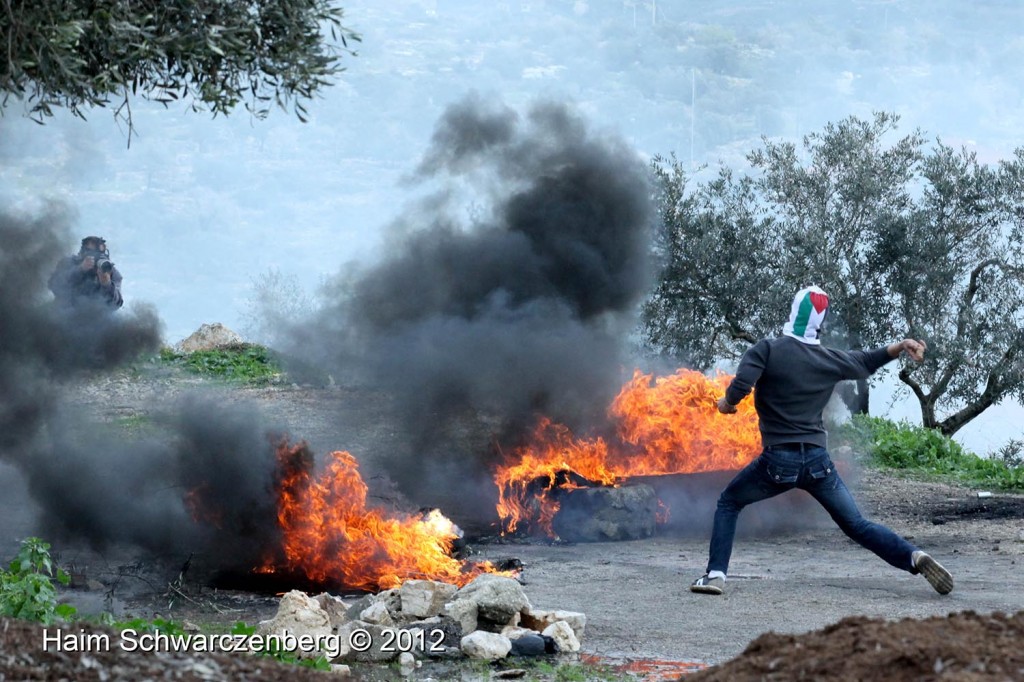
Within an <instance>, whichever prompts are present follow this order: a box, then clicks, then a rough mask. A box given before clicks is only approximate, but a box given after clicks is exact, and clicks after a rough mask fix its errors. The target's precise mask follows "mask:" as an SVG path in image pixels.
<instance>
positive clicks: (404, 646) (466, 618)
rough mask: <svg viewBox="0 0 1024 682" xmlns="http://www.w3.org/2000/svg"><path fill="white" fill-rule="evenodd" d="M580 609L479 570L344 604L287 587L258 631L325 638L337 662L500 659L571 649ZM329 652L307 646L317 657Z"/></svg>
mask: <svg viewBox="0 0 1024 682" xmlns="http://www.w3.org/2000/svg"><path fill="white" fill-rule="evenodd" d="M586 623H587V618H586V616H585V615H584V614H582V613H576V612H572V611H555V610H541V609H535V608H534V607H533V606H532V605H531V604H530V601H529V600H528V599H527V598H526V594H525V593H524V592H523V588H522V586H521V585H520V584H519V583H518V582H516V581H515V580H513V579H512V578H507V577H504V576H499V575H493V574H484V575H481V576H479V577H477V578H476V579H474V580H473V581H472V582H471V583H469V584H468V585H466V586H465V587H463V588H461V589H459V588H458V587H456V586H455V585H451V584H448V583H443V582H436V581H433V580H409V581H407V582H405V583H403V584H402V586H401V587H399V588H395V589H393V590H387V591H386V592H381V593H380V594H375V595H373V594H371V595H367V596H365V597H362V598H360V599H358V600H356V601H351V602H346V601H343V600H342V599H340V598H338V597H336V596H333V595H330V594H327V593H324V594H320V595H318V596H316V597H309V596H307V595H305V594H304V593H302V592H298V591H292V592H288V593H287V594H285V595H284V597H283V598H282V599H281V603H280V606H279V607H278V612H277V615H276V616H274V618H272V619H271V620H267V621H263V622H262V623H260V627H259V634H261V635H264V636H265V635H272V634H276V635H282V636H283V635H284V633H286V632H287V633H290V634H291V635H293V636H295V637H302V636H304V635H305V636H308V637H309V638H311V639H313V640H318V641H319V640H325V638H330V641H331V642H332V644H333V648H334V650H333V651H331V652H330V653H331V654H336V656H334V658H333V659H332V662H334V663H346V662H351V661H374V662H384V661H391V660H394V659H400V660H401V662H402V663H403V664H405V665H410V664H412V663H413V661H415V660H417V659H426V658H454V657H462V656H466V657H469V658H475V659H482V660H489V661H493V660H497V659H500V658H505V657H506V656H509V655H513V656H517V655H518V656H539V655H544V654H556V653H562V652H576V651H579V649H580V641H581V640H582V639H583V632H584V629H585V628H586ZM318 653H326V652H310V653H309V654H308V655H313V656H315V655H318Z"/></svg>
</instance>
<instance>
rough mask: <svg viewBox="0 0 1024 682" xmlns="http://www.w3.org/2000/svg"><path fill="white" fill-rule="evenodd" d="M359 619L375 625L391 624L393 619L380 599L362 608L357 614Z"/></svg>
mask: <svg viewBox="0 0 1024 682" xmlns="http://www.w3.org/2000/svg"><path fill="white" fill-rule="evenodd" d="M359 620H362V621H366V622H367V623H374V624H376V625H392V624H393V623H394V621H393V620H392V619H391V614H390V613H388V607H387V606H386V605H385V604H384V602H382V601H377V602H374V603H373V604H371V605H370V606H368V607H366V608H365V609H363V611H362V613H360V614H359Z"/></svg>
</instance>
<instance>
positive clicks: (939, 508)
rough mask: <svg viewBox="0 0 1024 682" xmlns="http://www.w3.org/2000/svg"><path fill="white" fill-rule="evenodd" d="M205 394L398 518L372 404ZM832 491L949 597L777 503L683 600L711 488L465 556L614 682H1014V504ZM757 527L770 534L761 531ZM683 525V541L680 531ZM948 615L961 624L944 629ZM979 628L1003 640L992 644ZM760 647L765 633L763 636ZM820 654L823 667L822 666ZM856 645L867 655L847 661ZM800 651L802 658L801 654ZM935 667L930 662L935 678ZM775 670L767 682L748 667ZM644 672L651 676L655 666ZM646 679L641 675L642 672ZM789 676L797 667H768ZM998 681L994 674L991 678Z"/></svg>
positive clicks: (109, 400)
mask: <svg viewBox="0 0 1024 682" xmlns="http://www.w3.org/2000/svg"><path fill="white" fill-rule="evenodd" d="M209 387H210V384H209V383H208V382H204V381H199V380H196V379H191V378H183V377H181V376H178V375H166V374H160V373H156V374H154V373H146V372H143V374H142V375H141V376H140V375H137V374H136V375H131V374H127V373H125V374H122V375H118V376H113V377H110V378H107V379H104V380H101V381H90V382H89V383H87V384H83V385H82V386H79V387H77V388H76V389H75V393H74V395H75V396H76V397H75V400H76V402H78V403H80V404H82V405H85V406H86V407H87V408H88V409H90V410H92V411H94V412H95V414H96V415H97V417H99V418H100V419H103V420H105V421H107V422H108V423H110V425H111V428H112V429H116V428H122V427H124V428H135V426H133V425H131V424H130V422H131V420H132V419H133V418H136V417H142V418H146V417H148V416H150V415H152V414H153V413H155V412H156V411H157V410H159V409H161V408H163V407H169V406H170V405H171V404H173V401H174V399H175V398H176V397H178V396H180V395H181V394H182V393H184V392H186V391H190V390H195V389H198V388H205V389H208V388H209ZM219 390H222V396H223V398H224V400H225V401H247V402H253V403H255V404H257V405H258V406H260V407H261V408H262V409H263V410H265V411H266V412H267V413H268V414H269V415H271V417H272V418H274V419H275V420H277V421H279V422H283V423H286V424H288V425H290V427H291V429H292V433H293V434H295V435H296V436H300V437H304V438H306V439H308V440H309V441H310V443H311V444H312V445H313V447H314V449H315V450H316V451H318V452H320V453H323V452H325V451H327V450H330V449H336V448H345V449H349V450H351V451H352V452H353V453H354V454H356V455H357V456H360V458H361V460H363V467H364V472H365V473H366V474H367V478H369V479H371V490H376V491H378V493H380V491H385V492H384V493H381V494H380V496H379V497H378V498H377V499H378V500H382V501H387V502H392V503H393V502H396V501H398V502H399V503H400V502H401V498H400V496H394V495H392V494H391V493H390V492H387V491H389V490H390V488H389V487H388V485H387V472H386V471H384V470H383V469H382V468H381V467H380V466H378V465H377V463H375V462H373V461H367V460H365V459H364V458H363V457H362V452H363V451H366V450H369V445H370V444H378V445H379V444H381V443H384V444H391V443H395V444H396V446H397V437H396V435H395V433H394V431H393V427H392V425H390V424H388V423H387V421H386V419H384V418H382V415H383V411H382V408H381V406H382V404H383V401H384V400H385V399H384V398H382V397H381V396H378V395H374V394H372V393H367V392H359V391H354V390H349V389H338V388H331V389H327V388H311V387H302V386H292V385H281V386H271V387H263V388H248V387H246V388H239V387H232V388H230V389H219ZM126 424H127V425H126ZM844 477H845V478H846V480H847V482H848V483H849V484H851V488H853V489H854V495H855V497H856V499H857V500H858V502H859V503H860V505H861V508H862V510H863V512H864V513H865V515H866V516H868V517H869V518H872V519H873V520H876V521H878V522H881V523H883V524H885V525H888V526H889V527H891V528H893V529H894V530H895V531H896V532H898V533H900V534H902V535H904V536H905V537H908V538H910V539H911V540H912V542H914V543H915V544H917V545H919V546H920V547H922V548H924V549H926V550H927V551H929V552H930V553H932V554H933V556H935V557H936V558H937V559H939V560H940V561H941V562H942V563H943V564H944V565H945V566H946V567H947V568H949V569H950V570H951V571H952V572H953V574H954V576H955V579H956V588H955V589H954V591H953V593H952V594H950V595H947V596H940V595H938V594H936V593H935V592H934V591H933V590H932V589H931V587H930V586H929V585H928V583H927V582H926V581H924V580H923V579H922V578H920V577H918V576H911V575H909V574H907V573H903V572H901V571H898V570H896V569H893V568H891V567H889V566H888V565H887V564H885V563H884V562H882V561H881V560H879V559H878V558H877V557H875V556H874V555H872V554H871V553H869V552H867V551H865V550H863V549H861V548H859V547H857V546H856V545H855V544H853V543H852V542H850V541H849V540H847V539H846V538H845V536H843V535H842V533H841V532H839V531H838V530H837V529H836V528H835V527H834V526H833V525H832V524H831V522H830V520H829V519H828V518H827V517H826V516H825V515H824V513H822V512H821V511H820V510H819V509H818V508H817V507H816V506H815V504H814V503H813V501H812V500H810V498H809V497H806V496H804V495H803V494H802V493H790V494H789V495H787V496H784V498H785V500H786V504H785V505H780V506H777V507H774V508H771V507H770V506H769V505H768V504H767V503H766V504H765V505H764V506H763V507H761V506H755V507H752V508H750V509H749V510H747V511H745V512H744V515H743V517H741V532H740V535H739V537H738V540H737V545H736V550H735V553H734V556H733V564H732V570H731V575H730V580H729V582H728V583H727V585H726V593H725V594H724V595H722V596H720V597H713V596H706V595H695V594H692V593H690V592H689V590H688V589H687V587H688V585H689V583H690V582H691V581H692V580H693V579H694V578H696V577H697V576H698V575H700V574H701V573H702V572H703V569H704V562H705V561H706V556H707V534H706V528H707V526H708V525H709V522H710V517H711V514H712V512H713V500H714V496H715V495H716V494H717V491H718V489H719V488H720V483H719V482H717V481H716V480H710V479H709V482H707V483H706V486H707V488H708V490H707V491H706V499H708V500H710V502H708V503H707V504H704V505H703V506H698V507H696V508H692V509H684V510H683V513H682V514H676V515H675V516H674V517H673V522H674V528H675V530H673V532H672V533H664V532H663V533H659V534H656V535H655V536H654V537H653V538H648V539H644V540H635V541H629V542H618V543H597V544H577V545H572V544H559V543H555V544H552V543H547V542H528V543H504V544H503V543H490V544H484V545H479V546H477V547H476V548H475V549H476V551H477V552H478V556H479V557H480V558H495V559H496V558H503V557H509V556H514V557H517V558H519V559H521V560H522V561H523V562H524V563H525V565H526V570H525V572H524V574H523V579H524V581H525V583H526V587H525V589H526V592H527V595H528V596H529V597H530V599H531V602H532V603H533V604H534V605H535V606H537V607H540V608H563V609H570V610H577V611H583V612H585V613H586V614H587V616H588V624H587V631H586V637H585V639H584V642H583V646H584V651H585V652H586V653H587V654H588V655H590V656H591V657H592V660H599V661H601V662H605V663H609V664H615V665H616V666H620V668H618V669H622V670H626V669H630V670H641V669H650V670H654V669H659V670H661V671H662V674H664V671H665V670H669V671H671V670H672V669H673V665H672V663H680V664H682V663H698V664H706V665H714V664H720V663H723V662H725V661H728V660H729V659H732V658H734V657H737V656H739V657H740V658H739V659H737V660H736V661H733V662H732V663H729V664H728V665H730V666H738V667H736V668H729V669H728V670H729V671H732V672H720V671H719V670H717V669H712V670H709V671H708V672H707V673H706V674H707V675H719V674H721V675H724V676H722V677H715V678H714V679H754V678H755V677H756V678H757V679H799V678H800V677H801V675H803V676H805V677H806V678H807V679H861V677H858V676H859V675H861V673H859V672H857V670H860V668H857V669H854V668H850V669H849V670H846V671H845V672H841V671H843V670H845V669H841V668H838V667H836V666H839V665H841V664H842V665H851V666H853V665H863V666H864V667H863V679H866V678H867V677H869V676H873V677H875V678H876V679H894V677H893V676H891V675H889V676H887V675H885V674H880V673H878V672H877V671H876V672H872V671H873V670H875V669H874V668H872V667H871V666H873V665H880V664H879V661H880V660H882V659H883V658H884V656H889V655H891V656H892V661H895V662H890V663H889V664H888V665H889V666H890V668H889V669H891V670H896V669H897V668H893V667H892V666H895V665H897V664H898V665H901V666H905V667H904V668H899V670H900V671H901V672H905V675H904V674H901V675H899V676H898V677H899V678H900V679H937V678H939V677H941V678H942V679H1014V678H1016V679H1024V674H1022V673H1020V672H1019V665H1017V663H1016V661H1019V659H1014V658H1012V656H1014V655H1018V654H1016V653H1015V652H1016V651H1019V650H1022V649H1024V641H1022V640H1021V638H1020V627H1019V626H1020V620H1019V618H1020V616H1019V615H1018V616H1014V617H1013V618H1012V619H1001V618H1000V617H997V616H990V614H995V613H997V612H1005V613H1017V612H1020V611H1022V610H1024V589H1021V588H1022V586H1024V581H1022V579H1021V577H1020V568H1021V567H1020V566H1018V565H1017V563H1016V562H1017V561H1022V560H1024V496H1020V495H1006V494H1000V493H998V491H995V495H994V496H993V497H990V498H978V496H977V492H978V491H977V490H975V489H971V488H968V487H963V486H957V485H948V484H943V483H936V482H928V481H920V480H911V479H906V478H900V477H896V476H894V475H892V474H891V473H886V472H880V471H877V470H873V469H863V470H861V469H860V468H859V467H857V465H856V462H850V463H848V469H847V470H846V472H845V473H844ZM0 490H3V491H4V493H6V494H5V495H2V496H0V558H6V557H8V556H11V555H12V554H13V552H14V551H16V548H17V541H18V540H19V539H20V538H22V537H24V536H25V535H27V534H29V533H31V532H34V526H33V523H34V521H33V502H32V501H31V498H30V496H29V495H28V493H27V492H26V491H25V490H24V487H23V485H21V481H20V479H19V474H18V473H17V472H16V471H14V470H13V469H12V468H11V467H9V466H7V465H4V464H3V463H0ZM383 498H387V499H386V500H384V499H383ZM765 510H767V512H768V513H766V512H765ZM676 511H678V510H674V513H675V512H676ZM766 518H769V519H770V521H771V522H770V523H765V519H766ZM780 519H781V522H780ZM691 521H692V523H690V522H691ZM688 523H689V524H690V527H691V531H692V532H686V530H685V529H686V527H687V524H688ZM680 529H682V530H680ZM54 550H55V552H56V554H57V556H58V558H59V559H60V560H61V561H63V562H64V563H65V565H67V564H68V563H69V562H71V563H74V565H75V566H76V568H77V569H78V571H79V573H80V574H81V580H80V581H79V582H80V584H81V585H83V586H84V587H82V588H81V589H78V590H72V591H70V592H68V593H67V596H68V597H69V598H70V599H72V601H75V602H76V603H79V604H80V605H81V604H83V603H84V604H90V603H91V604H92V605H94V606H97V605H99V606H102V607H106V606H109V605H110V604H111V603H113V604H115V605H119V607H120V608H121V609H122V610H123V611H124V612H127V613H130V614H131V615H133V616H139V617H146V618H152V617H155V616H162V617H168V618H174V619H176V620H184V619H190V620H193V621H194V622H197V623H200V624H203V623H207V624H221V625H223V624H229V623H233V622H235V621H237V620H246V621H247V622H254V621H256V620H259V619H261V618H266V617H269V615H271V614H272V613H273V611H274V604H275V600H274V599H273V598H268V597H266V596H263V595H255V594H252V593H247V592H238V591H227V590H214V589H212V588H209V587H207V586H206V585H204V584H200V583H193V584H186V585H182V586H180V590H181V592H180V593H176V592H175V591H174V590H172V589H171V587H170V586H169V585H168V576H173V575H174V574H175V573H176V570H177V567H178V566H180V565H181V561H182V560H183V559H184V557H171V558H167V557H162V558H153V557H143V556H140V555H139V554H138V553H137V551H133V550H130V549H124V548H120V549H117V548H115V549H110V550H107V551H105V552H96V551H94V550H91V549H89V548H84V547H79V546H76V545H74V544H57V543H55V547H54ZM474 558H476V557H474ZM962 612H972V613H967V614H964V615H955V614H958V613H962ZM844 619H845V620H844ZM999 623H1002V624H1003V625H1005V627H1000V626H999V625H998V624H999ZM20 627H21V626H19V628H20ZM823 628H824V629H826V630H823ZM993 628H995V629H996V630H999V633H1001V634H1000V635H999V637H994V636H993V635H992V633H993V632H995V630H993ZM8 631H10V630H8ZM17 631H18V632H21V630H20V629H18V630H17ZM975 631H976V634H971V633H974V632H975ZM764 633H773V634H770V635H765V636H764V637H762V635H764ZM808 633H809V634H808ZM928 633H932V634H928ZM942 633H947V634H942ZM948 633H955V634H956V637H952V636H949V634H948ZM985 633H987V635H985ZM983 635H985V636H983ZM16 636H18V637H21V636H22V635H16ZM7 637H8V635H6V634H4V635H2V638H0V641H3V642H5V643H4V644H2V645H0V652H4V654H5V655H8V654H7V652H9V651H20V652H21V654H22V655H32V656H34V655H35V653H34V652H31V651H30V652H27V653H26V652H25V651H24V648H25V647H26V646H30V647H31V646H35V648H36V649H38V645H37V644H36V645H33V643H32V639H31V636H29V639H27V640H23V639H18V640H16V641H14V642H13V643H12V642H10V641H8V640H7V639H6V638H7ZM858 638H859V639H858ZM1008 638H1011V639H1012V638H1015V639H1013V641H1012V642H1011V641H1010V639H1008ZM856 641H861V642H862V643H863V646H861V645H855V644H853V643H854V642H856ZM876 641H877V643H878V645H879V646H881V648H878V646H876ZM886 641H888V642H890V643H896V642H898V643H899V647H897V646H895V644H892V646H891V647H890V645H889V644H886V643H885V642H886ZM752 642H753V644H751V643H752ZM972 642H973V644H969V643H972ZM748 645H749V648H748ZM997 645H998V646H997ZM832 646H835V647H836V653H835V654H833V653H830V652H831V651H832V649H831V648H830V647H832ZM857 646H861V648H862V649H863V650H864V655H863V657H862V656H860V655H851V652H854V654H856V652H857V651H858V650H857V648H856V647H857ZM851 647H852V648H851ZM992 647H995V649H997V650H998V651H996V650H994V649H992ZM775 650H778V651H779V652H785V653H780V654H779V656H781V657H782V660H776V659H779V656H775V657H772V652H773V651H775ZM798 650H799V651H813V652H815V653H814V654H812V655H810V656H807V655H802V654H797V653H795V652H797V651H798ZM972 650H976V651H977V652H978V654H977V655H976V656H975V657H974V658H971V657H970V656H968V655H967V653H965V652H970V651H972ZM745 651H746V653H744V652H745ZM843 652H845V655H844V653H843ZM885 652H889V653H885ZM999 652H1003V653H1001V654H1000V653H999ZM833 655H834V656H835V659H836V661H837V662H836V663H835V664H833V667H836V670H837V672H836V673H835V675H832V676H831V677H830V673H828V672H826V671H827V670H828V668H829V664H828V661H829V660H831V659H830V657H832V656H833ZM230 658H232V659H234V658H235V657H230ZM861 658H863V661H862V662H860V663H857V662H856V661H859V660H860V659H861ZM154 660H155V659H150V658H147V657H144V656H139V655H133V656H130V659H129V660H128V661H121V662H119V663H118V665H138V666H139V667H140V672H139V675H138V677H139V678H141V677H144V676H145V674H146V673H147V671H150V672H152V671H151V670H150V669H151V668H152V669H153V670H160V669H162V666H163V665H164V663H162V662H160V663H159V664H157V663H154ZM937 660H938V661H942V663H941V665H942V669H941V670H939V671H938V672H937V671H936V666H937V665H938V664H937V663H936V661H937ZM132 661H134V663H133V662H132ZM773 661H774V665H775V666H776V668H777V669H778V671H781V672H779V674H776V672H775V671H773V670H769V669H768V668H763V667H758V666H771V665H772V663H773ZM655 662H664V663H665V665H664V666H662V667H660V668H659V667H658V666H657V665H655ZM842 662H846V663H842ZM976 662H980V663H984V665H985V666H986V667H985V668H984V670H982V669H981V668H980V667H978V665H975V667H974V668H970V669H969V667H970V666H971V665H972V664H974V663H976ZM646 663H651V665H650V666H647V667H646V668H645V665H646ZM240 664H241V663H240ZM246 664H248V662H246ZM111 665H113V663H111ZM168 665H171V664H168ZM174 665H178V664H174ZM218 665H228V663H226V662H219V663H218ZM786 665H792V666H797V667H780V666H786ZM979 665H980V664H979ZM997 665H999V666H1003V668H1002V670H1004V672H1002V673H1000V672H997V668H996V666H997ZM1015 665H1016V666H1017V667H1012V666H1015ZM154 666H155V667H154ZM800 666H803V667H800ZM0 669H2V668H0ZM676 669H680V668H679V667H678V666H677V667H676ZM723 669H724V668H723ZM745 671H746V672H745ZM758 671H760V672H758ZM2 675H3V673H0V678H2ZM154 675H155V673H154ZM430 675H434V676H435V677H437V676H438V673H437V672H436V671H434V672H431V669H430V667H429V666H424V668H423V669H421V670H420V671H417V672H416V673H415V674H414V676H416V677H426V676H430ZM1000 675H1001V677H1000ZM239 676H240V677H245V676H246V675H245V673H239ZM442 677H443V676H442ZM11 678H12V676H10V675H8V679H11ZM13 678H14V679H18V677H13ZM228 678H230V676H229V677H228ZM228 678H224V679H228ZM52 679H57V677H54V678H52ZM125 679H127V677H125ZM214 679H219V678H214ZM253 679H261V678H253ZM267 679H270V678H267ZM468 679H471V678H468ZM698 679H699V678H698Z"/></svg>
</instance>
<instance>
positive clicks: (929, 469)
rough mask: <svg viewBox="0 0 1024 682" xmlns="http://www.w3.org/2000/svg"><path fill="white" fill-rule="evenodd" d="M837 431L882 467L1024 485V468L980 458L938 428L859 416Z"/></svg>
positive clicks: (986, 483) (991, 483) (1017, 486)
mask: <svg viewBox="0 0 1024 682" xmlns="http://www.w3.org/2000/svg"><path fill="white" fill-rule="evenodd" d="M835 433H836V435H837V436H838V437H839V439H841V440H845V441H846V442H848V443H850V444H851V445H852V446H853V447H855V448H857V449H859V450H861V451H863V452H865V453H866V454H868V455H869V456H870V457H871V460H872V461H873V462H874V463H875V464H877V465H879V466H884V467H889V468H892V469H902V470H906V471H910V472H914V473H919V474H930V475H938V476H942V477H946V478H952V479H954V480H957V481H960V482H962V483H967V484H971V485H983V486H987V487H993V488H1002V489H1004V490H1013V489H1022V488H1024V468H1022V467H1020V466H1014V465H1013V464H1012V462H1010V461H1008V459H1007V458H1004V457H1000V458H995V459H986V458H984V457H979V456H978V455H975V454H974V453H972V452H968V451H967V450H965V449H964V448H963V446H961V445H960V444H959V443H957V442H956V441H954V440H953V439H951V438H948V437H946V436H944V435H942V434H941V433H940V432H939V431H937V430H935V429H926V428H924V427H921V426H914V425H912V424H908V423H906V422H899V423H896V422H892V421H889V420H888V419H882V418H881V417H869V416H867V415H856V416H854V418H853V419H852V420H851V421H850V422H849V423H847V424H844V425H843V426H841V427H840V428H839V429H838V430H837V431H836V432H835Z"/></svg>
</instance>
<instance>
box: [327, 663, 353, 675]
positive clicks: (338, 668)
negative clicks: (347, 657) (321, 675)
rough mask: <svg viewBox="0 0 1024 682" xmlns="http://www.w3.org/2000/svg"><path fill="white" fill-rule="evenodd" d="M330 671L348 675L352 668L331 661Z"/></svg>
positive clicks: (350, 673)
mask: <svg viewBox="0 0 1024 682" xmlns="http://www.w3.org/2000/svg"><path fill="white" fill-rule="evenodd" d="M331 672H332V673H334V674H335V675H340V676H341V677H349V676H351V675H352V668H350V667H348V666H347V665H344V664H343V663H332V664H331Z"/></svg>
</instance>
